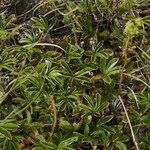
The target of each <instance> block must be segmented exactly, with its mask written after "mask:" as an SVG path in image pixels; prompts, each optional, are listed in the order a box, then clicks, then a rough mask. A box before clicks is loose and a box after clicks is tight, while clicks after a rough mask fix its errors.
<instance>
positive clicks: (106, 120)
mask: <svg viewBox="0 0 150 150" xmlns="http://www.w3.org/2000/svg"><path fill="white" fill-rule="evenodd" d="M113 117H114V116H113V115H109V116H106V117H103V118H101V119H100V120H99V121H98V125H103V124H105V123H107V122H109V121H110V120H112V119H113Z"/></svg>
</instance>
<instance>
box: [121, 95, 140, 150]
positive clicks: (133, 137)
mask: <svg viewBox="0 0 150 150" xmlns="http://www.w3.org/2000/svg"><path fill="white" fill-rule="evenodd" d="M119 100H120V102H121V104H122V107H123V109H124V112H125V115H126V117H127V120H128V124H129V127H130V131H131V135H132V140H133V142H134V144H135V147H136V150H140V149H139V147H138V143H137V141H136V139H135V135H134V132H133V128H132V125H131V122H130V118H129V115H128V112H127V110H126V107H125V105H124V103H123V100H122V98H121V96H119Z"/></svg>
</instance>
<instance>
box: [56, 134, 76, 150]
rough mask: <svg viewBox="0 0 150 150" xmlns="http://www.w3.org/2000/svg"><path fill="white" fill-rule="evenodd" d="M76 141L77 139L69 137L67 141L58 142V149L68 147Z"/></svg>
mask: <svg viewBox="0 0 150 150" xmlns="http://www.w3.org/2000/svg"><path fill="white" fill-rule="evenodd" d="M77 140H78V137H71V138H69V139H67V140H64V141H62V142H60V144H59V145H58V149H59V148H65V147H68V146H70V145H71V144H72V143H74V142H76V141H77Z"/></svg>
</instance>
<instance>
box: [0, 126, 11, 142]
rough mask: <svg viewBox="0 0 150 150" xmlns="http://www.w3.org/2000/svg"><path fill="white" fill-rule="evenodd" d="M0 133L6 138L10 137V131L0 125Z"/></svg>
mask: <svg viewBox="0 0 150 150" xmlns="http://www.w3.org/2000/svg"><path fill="white" fill-rule="evenodd" d="M0 133H1V134H3V135H4V136H5V137H6V138H7V139H9V140H11V139H12V136H11V133H10V132H9V131H8V130H6V129H4V128H3V127H0Z"/></svg>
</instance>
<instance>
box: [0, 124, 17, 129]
mask: <svg viewBox="0 0 150 150" xmlns="http://www.w3.org/2000/svg"><path fill="white" fill-rule="evenodd" d="M0 127H2V128H5V129H17V128H18V127H19V126H18V125H17V124H15V123H0Z"/></svg>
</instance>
